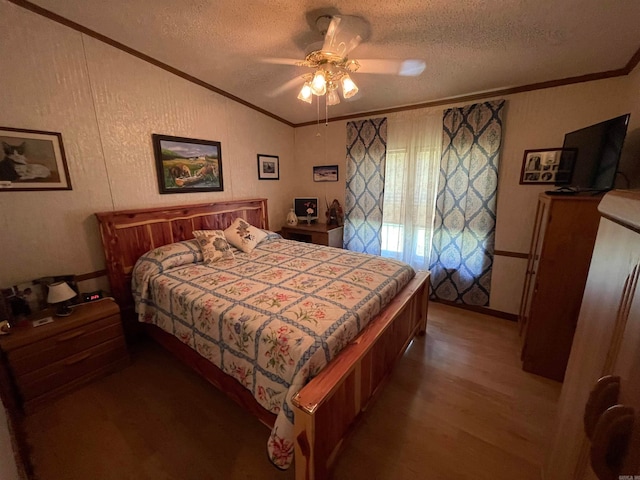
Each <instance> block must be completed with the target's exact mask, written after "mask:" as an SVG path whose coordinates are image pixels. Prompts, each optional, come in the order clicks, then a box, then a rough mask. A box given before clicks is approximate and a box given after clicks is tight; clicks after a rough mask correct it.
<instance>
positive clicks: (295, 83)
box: [267, 77, 304, 97]
mask: <svg viewBox="0 0 640 480" xmlns="http://www.w3.org/2000/svg"><path fill="white" fill-rule="evenodd" d="M302 85H304V80H303V79H302V78H300V77H293V78H292V79H291V80H287V81H286V82H285V83H283V84H282V85H280V86H279V87H278V88H276V89H274V90H272V91H270V92H269V93H267V95H268V96H269V97H277V96H279V95H282V94H283V93H284V92H287V91H289V90H292V89H294V88H296V87H299V88H302Z"/></svg>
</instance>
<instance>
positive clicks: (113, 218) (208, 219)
mask: <svg viewBox="0 0 640 480" xmlns="http://www.w3.org/2000/svg"><path fill="white" fill-rule="evenodd" d="M96 217H98V222H99V224H100V235H101V237H102V246H103V247H104V255H105V259H106V267H107V274H108V276H109V283H110V284H111V294H112V295H113V297H114V298H115V299H116V302H118V304H119V305H120V308H121V309H122V310H128V309H132V308H133V297H132V296H131V271H132V270H133V267H134V265H135V263H136V260H138V258H139V257H140V256H141V255H142V254H143V253H145V252H148V251H149V250H151V249H153V248H156V247H160V246H162V245H167V244H169V243H174V242H180V241H182V240H189V239H191V238H193V233H192V232H193V231H194V230H224V229H225V228H227V227H228V226H229V225H231V222H233V220H234V219H235V218H236V217H240V218H243V219H244V220H246V221H247V222H248V223H250V224H251V225H254V226H256V227H258V228H264V229H268V228H269V219H268V214H267V199H266V198H258V199H253V200H232V201H225V202H216V203H201V204H198V205H176V206H173V207H156V208H143V209H137V210H121V211H118V212H100V213H96Z"/></svg>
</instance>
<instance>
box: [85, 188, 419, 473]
mask: <svg viewBox="0 0 640 480" xmlns="http://www.w3.org/2000/svg"><path fill="white" fill-rule="evenodd" d="M96 216H97V217H98V221H99V223H100V232H101V235H102V242H103V246H104V251H105V257H106V265H107V271H108V275H109V281H110V283H111V291H112V295H113V296H114V297H115V299H116V301H117V302H118V304H119V305H120V307H121V309H122V312H123V321H125V322H135V321H136V320H135V313H134V305H133V298H132V295H131V271H132V269H133V266H134V265H135V262H136V260H137V259H138V257H140V256H141V255H142V254H143V253H145V252H147V251H149V250H151V249H152V248H156V247H159V246H162V245H166V244H169V243H173V242H178V241H181V240H188V239H191V238H193V234H192V233H191V232H192V231H193V230H199V229H209V230H214V229H215V230H222V229H225V228H226V227H228V226H229V225H230V224H231V222H232V221H233V220H234V219H235V218H236V217H241V218H243V219H245V220H246V221H247V222H249V223H251V224H252V225H255V226H257V227H259V228H265V229H268V228H269V222H268V218H267V200H266V199H254V200H236V201H224V202H216V203H208V204H199V205H183V206H175V207H161V208H147V209H140V210H124V211H119V212H103V213H97V214H96ZM428 278H429V273H428V272H418V273H417V274H416V276H415V277H414V279H413V280H411V281H410V283H409V284H408V285H407V286H406V287H405V288H404V289H403V290H402V291H401V292H400V293H399V294H398V295H397V296H396V297H395V298H394V299H393V300H392V301H391V303H390V304H389V305H387V307H386V308H385V309H384V310H382V311H381V312H380V314H378V315H377V316H376V317H375V318H374V319H373V320H372V321H371V322H370V323H369V325H368V326H367V327H366V328H365V329H364V330H363V331H362V332H361V333H360V334H359V335H358V336H357V337H356V338H355V339H354V340H353V341H352V342H351V343H350V344H349V345H348V346H347V347H346V348H345V349H344V350H343V351H342V352H341V353H340V354H339V355H338V356H337V357H336V358H334V359H333V360H332V361H331V362H330V363H329V364H328V365H327V366H326V367H325V368H324V369H322V371H321V372H320V373H319V374H318V375H317V376H316V377H314V378H313V379H312V380H311V381H310V382H309V383H308V384H307V385H306V386H305V387H304V388H302V389H301V390H300V391H299V392H298V393H297V394H296V395H295V397H294V398H293V404H294V410H295V412H294V417H295V420H294V428H295V474H296V475H295V476H296V479H297V480H302V479H306V480H314V479H316V480H317V479H323V478H326V477H327V476H328V473H329V469H330V467H331V465H332V464H333V461H334V460H335V458H336V455H337V453H338V451H339V450H340V447H341V446H342V443H343V441H344V439H345V438H346V436H347V435H348V434H349V433H350V431H351V430H352V427H353V425H354V424H355V422H356V420H357V419H358V417H359V416H360V414H361V413H362V412H364V411H365V409H366V408H367V406H368V404H369V403H370V401H371V400H372V399H373V398H374V397H375V396H376V394H377V393H378V392H379V391H380V389H381V387H382V385H383V383H384V381H385V380H386V378H387V377H388V375H389V374H390V372H391V370H392V368H393V365H394V364H395V363H396V361H397V360H398V359H399V358H400V357H401V356H402V354H403V353H404V351H405V349H406V348H407V347H408V345H409V343H410V342H411V341H412V339H413V338H414V336H416V335H417V334H424V333H425V331H426V327H427V303H428V297H429V292H428V288H429V287H428V285H429V282H428ZM144 328H145V330H146V331H147V332H148V333H149V334H150V335H151V336H152V337H153V338H155V339H156V340H157V341H158V342H159V343H160V344H162V345H163V346H164V347H166V348H167V349H169V350H170V351H171V352H172V353H174V354H175V355H176V356H177V357H178V358H180V359H181V360H182V361H184V362H185V363H186V364H188V365H189V366H190V367H191V368H193V369H194V370H196V371H197V372H198V373H199V374H201V375H202V376H203V377H205V378H206V379H207V380H208V381H209V382H211V383H212V384H214V385H215V386H216V387H218V388H220V389H221V390H223V391H224V392H225V393H227V395H229V397H231V398H232V399H233V400H235V401H236V402H237V403H239V404H240V405H241V406H243V407H244V408H245V409H247V410H248V411H249V412H251V413H252V414H253V415H255V416H257V417H258V418H259V419H260V421H262V422H263V423H265V424H266V425H268V426H270V427H271V426H273V424H274V422H275V415H274V414H272V413H271V412H269V411H267V410H265V409H264V408H263V407H262V406H260V405H259V404H258V402H257V401H256V400H255V399H254V398H253V396H252V395H251V393H250V392H249V391H248V390H246V389H245V388H243V387H242V386H241V385H240V383H238V382H237V381H235V379H233V378H232V377H229V376H228V375H226V374H224V373H223V372H222V371H221V370H220V369H218V368H217V367H215V366H214V365H213V364H211V363H210V362H208V361H207V360H205V359H204V358H203V357H202V356H200V355H199V354H198V353H197V352H195V351H194V350H192V349H191V348H190V347H188V346H187V345H185V344H183V343H182V342H181V341H180V340H178V339H177V338H175V337H173V336H172V335H170V334H168V333H166V332H164V331H162V330H161V329H160V328H158V327H156V326H155V325H148V324H144ZM265 440H266V438H265Z"/></svg>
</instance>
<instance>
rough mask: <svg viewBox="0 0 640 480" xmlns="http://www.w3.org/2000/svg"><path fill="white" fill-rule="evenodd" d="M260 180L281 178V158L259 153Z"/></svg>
mask: <svg viewBox="0 0 640 480" xmlns="http://www.w3.org/2000/svg"><path fill="white" fill-rule="evenodd" d="M258 180H280V158H279V157H276V156H275V155H262V154H258Z"/></svg>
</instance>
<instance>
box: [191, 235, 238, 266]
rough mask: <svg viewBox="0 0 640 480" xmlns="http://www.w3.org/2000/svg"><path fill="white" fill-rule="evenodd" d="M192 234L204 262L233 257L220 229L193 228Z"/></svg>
mask: <svg viewBox="0 0 640 480" xmlns="http://www.w3.org/2000/svg"><path fill="white" fill-rule="evenodd" d="M193 236H194V237H195V238H196V240H197V241H198V245H199V246H200V250H201V251H202V256H203V257H204V263H205V264H209V263H214V262H217V261H220V260H231V259H233V258H235V257H234V256H233V252H232V251H231V247H230V246H229V244H228V243H227V239H226V238H225V236H224V232H223V231H222V230H194V231H193Z"/></svg>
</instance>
